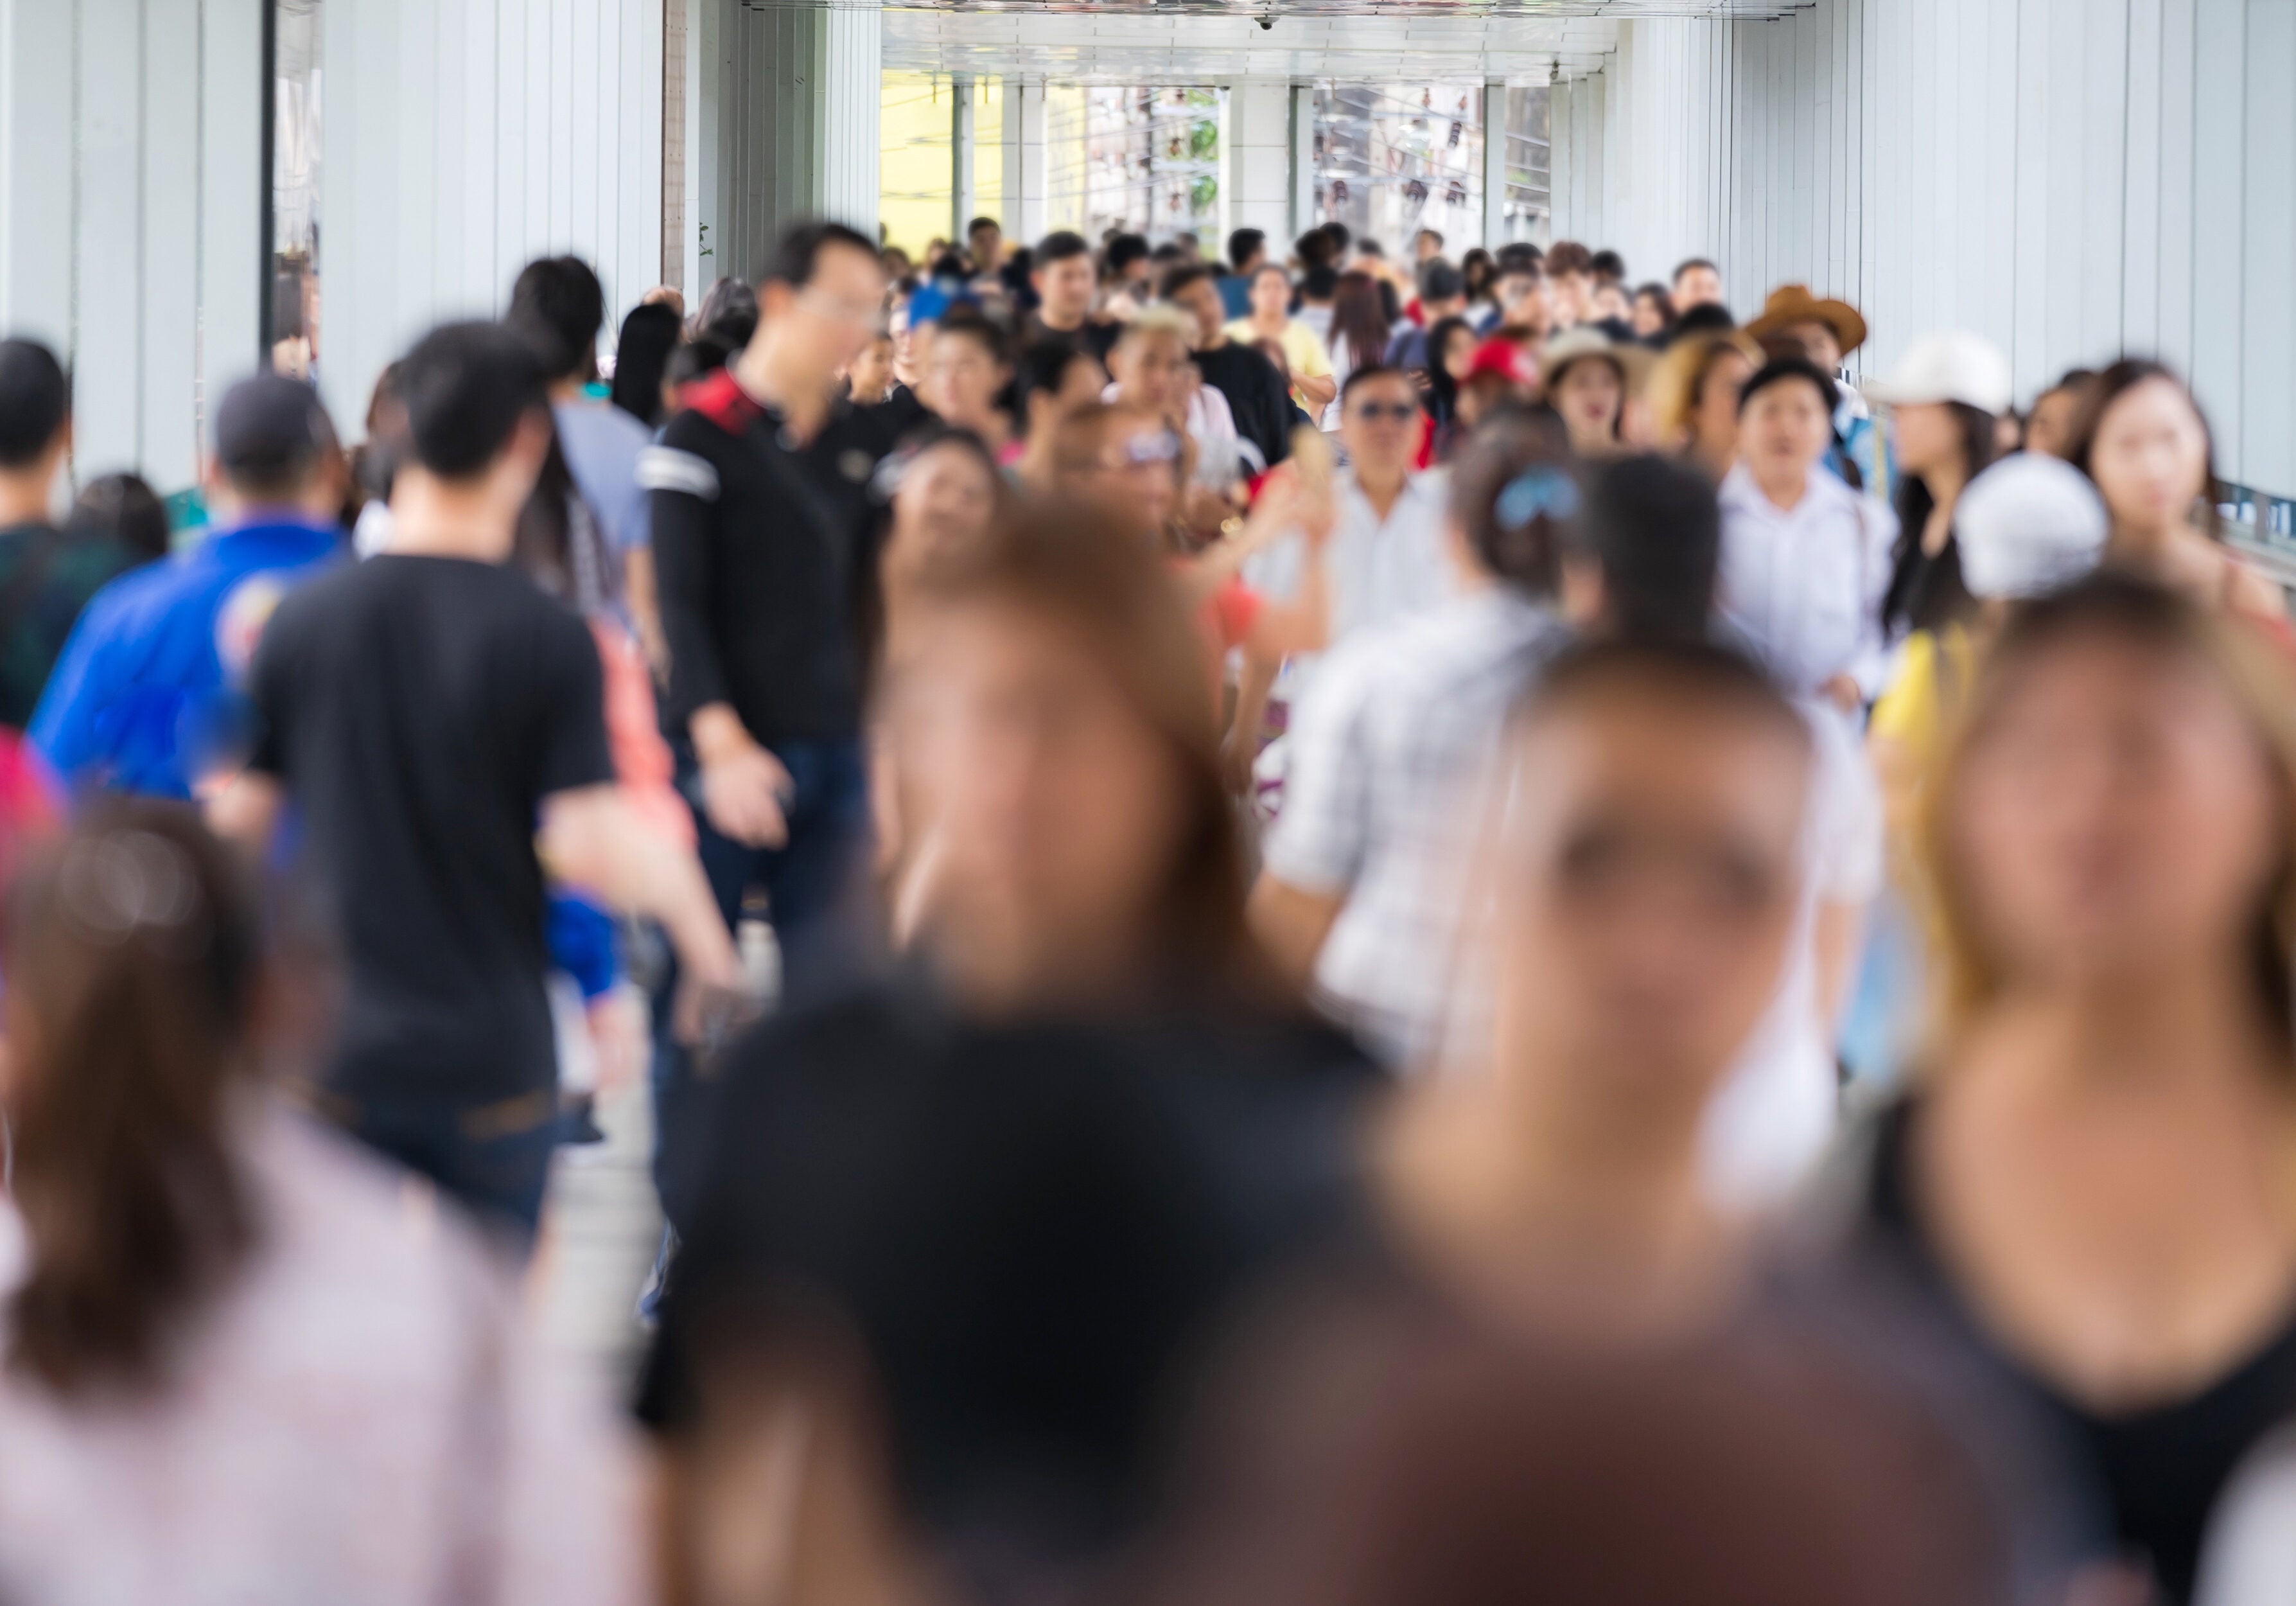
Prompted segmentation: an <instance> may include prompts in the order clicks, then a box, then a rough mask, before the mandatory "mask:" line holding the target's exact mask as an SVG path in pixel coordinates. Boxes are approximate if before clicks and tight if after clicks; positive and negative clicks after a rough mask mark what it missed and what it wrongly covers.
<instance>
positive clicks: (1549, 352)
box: [1538, 324, 1658, 391]
mask: <svg viewBox="0 0 2296 1606" xmlns="http://www.w3.org/2000/svg"><path fill="white" fill-rule="evenodd" d="M1589 357H1599V358H1603V359H1604V360H1606V361H1608V362H1609V363H1610V364H1611V366H1612V367H1614V368H1616V369H1618V371H1619V377H1620V379H1621V380H1622V381H1623V382H1624V383H1625V384H1626V387H1627V389H1628V390H1629V391H1639V390H1641V389H1642V384H1643V381H1644V379H1645V378H1646V377H1648V376H1649V374H1650V371H1651V365H1652V363H1654V362H1656V361H1657V360H1658V353H1656V352H1655V351H1652V350H1651V349H1650V348H1649V347H1648V346H1645V345H1642V344H1640V343H1635V344H1628V345H1622V344H1620V343H1619V342H1614V341H1612V340H1611V338H1610V337H1609V336H1608V335H1606V334H1603V332H1602V331H1601V330H1599V329H1595V328H1590V327H1589V326H1587V325H1585V324H1581V325H1579V326H1578V327H1577V328H1575V329H1565V330H1564V331H1563V332H1562V334H1558V335H1556V336H1555V337H1554V339H1553V340H1550V341H1548V342H1546V346H1545V347H1544V348H1543V349H1542V350H1540V351H1539V354H1538V366H1539V371H1540V372H1541V373H1542V374H1544V375H1546V388H1547V389H1548V390H1549V391H1552V390H1553V389H1554V386H1555V385H1556V384H1557V383H1560V382H1561V380H1562V371H1563V370H1564V369H1565V368H1568V367H1569V366H1570V365H1571V364H1572V363H1574V362H1582V361H1584V360H1585V359H1586V358H1589Z"/></svg>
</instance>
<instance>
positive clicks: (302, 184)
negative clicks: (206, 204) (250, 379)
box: [263, 0, 324, 379]
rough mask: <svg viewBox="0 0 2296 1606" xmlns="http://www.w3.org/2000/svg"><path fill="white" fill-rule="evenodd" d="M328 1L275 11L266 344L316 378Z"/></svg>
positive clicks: (280, 359) (287, 368)
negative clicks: (323, 44) (323, 30)
mask: <svg viewBox="0 0 2296 1606" xmlns="http://www.w3.org/2000/svg"><path fill="white" fill-rule="evenodd" d="M323 7H324V0H273V4H272V8H271V27H272V37H271V264H270V292H269V293H268V294H267V295H266V296H265V297H264V320H265V327H264V332H263V336H264V345H265V347H266V350H269V351H270V353H271V363H272V366H274V367H275V368H276V369H277V370H278V371H279V372H280V373H282V374H291V375H294V376H295V377H296V378H298V379H308V378H310V377H312V376H313V375H315V374H316V372H317V369H318V362H319V235H320V229H319V169H320V160H321V157H322V154H323V152H324V146H323V144H322V142H321V140H320V129H321V126H322V119H321V116H320V109H321V83H322V75H321V72H320V62H319V40H320V21H321V17H322V14H323Z"/></svg>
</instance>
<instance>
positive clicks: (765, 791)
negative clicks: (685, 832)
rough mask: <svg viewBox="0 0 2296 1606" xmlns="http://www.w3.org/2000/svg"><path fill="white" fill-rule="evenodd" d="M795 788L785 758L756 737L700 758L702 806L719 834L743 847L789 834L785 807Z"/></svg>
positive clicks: (774, 843)
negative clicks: (777, 756)
mask: <svg viewBox="0 0 2296 1606" xmlns="http://www.w3.org/2000/svg"><path fill="white" fill-rule="evenodd" d="M794 790H795V783H793V782H792V781H791V779H790V772H789V771H788V770H785V769H783V767H782V762H781V760H779V759H777V758H775V756H774V755H773V754H770V753H768V752H767V751H766V750H765V749H764V748H763V747H760V746H758V745H757V744H756V743H754V742H751V743H747V744H745V745H742V746H739V747H735V748H734V749H732V750H731V751H729V752H726V753H725V754H720V755H719V756H717V757H716V758H714V759H705V760H704V761H703V762H702V765H701V811H702V812H703V813H704V814H706V815H708V816H709V823H710V825H711V826H712V827H713V828H716V830H717V833H718V835H720V836H726V837H730V838H731V839H732V840H734V841H735V842H738V843H740V844H742V846H744V847H752V848H777V847H779V846H781V845H782V844H783V843H785V842H787V841H788V840H789V816H788V814H787V813H786V812H785V811H786V808H787V806H788V802H789V799H790V796H791V793H792V792H793V791H794Z"/></svg>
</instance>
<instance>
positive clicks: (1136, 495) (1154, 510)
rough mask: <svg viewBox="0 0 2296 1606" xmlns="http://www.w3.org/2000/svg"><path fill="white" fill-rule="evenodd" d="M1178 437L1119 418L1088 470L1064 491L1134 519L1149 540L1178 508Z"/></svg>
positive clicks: (1150, 424)
mask: <svg viewBox="0 0 2296 1606" xmlns="http://www.w3.org/2000/svg"><path fill="white" fill-rule="evenodd" d="M1179 457H1180V441H1179V436H1178V435H1177V433H1176V432H1174V431H1173V430H1172V429H1170V428H1169V426H1167V425H1164V424H1158V423H1155V422H1152V420H1149V419H1146V418H1138V419H1135V418H1120V419H1118V420H1116V421H1115V422H1114V423H1112V424H1111V425H1110V426H1109V428H1108V430H1107V431H1106V432H1105V433H1104V435H1103V439H1102V441H1101V449H1100V456H1099V457H1098V458H1097V459H1095V462H1094V465H1093V466H1092V467H1091V468H1090V469H1088V470H1087V471H1085V472H1084V473H1082V474H1076V475H1073V476H1071V481H1072V482H1071V483H1070V486H1069V487H1068V489H1070V490H1072V491H1074V492H1075V493H1076V494H1078V495H1079V496H1086V497H1089V498H1093V499H1094V500H1095V501H1098V502H1102V503H1104V504H1105V505H1106V506H1108V507H1115V508H1121V509H1123V510H1124V511H1125V512H1127V513H1128V514H1131V515H1135V516H1136V517H1137V518H1139V519H1140V520H1141V521H1142V522H1143V523H1144V526H1145V528H1146V530H1147V531H1148V532H1149V533H1150V534H1157V533H1160V531H1162V530H1163V529H1164V527H1165V525H1167V524H1168V523H1170V522H1171V518H1172V515H1173V514H1174V513H1175V512H1176V511H1177V509H1178V507H1179V504H1180V480H1179V467H1178V465H1179Z"/></svg>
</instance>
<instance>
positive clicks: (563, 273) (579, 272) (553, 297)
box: [504, 257, 606, 380]
mask: <svg viewBox="0 0 2296 1606" xmlns="http://www.w3.org/2000/svg"><path fill="white" fill-rule="evenodd" d="M504 321H505V322H507V323H508V324H509V325H510V326H511V327H512V328H513V329H515V330H517V331H518V332H519V334H521V336H523V337H524V338H525V340H526V341H527V342H528V343H529V345H531V346H533V348H534V354H535V357H536V358H537V359H538V360H539V361H540V362H541V364H542V371H543V374H544V375H545V377H547V378H549V379H553V380H559V379H568V378H573V379H585V380H586V379H594V378H595V377H596V376H597V373H598V331H599V330H600V329H601V328H602V327H603V326H604V325H605V322H606V292H605V291H604V289H603V287H602V286H601V285H600V284H599V283H598V276H597V275H596V274H594V273H593V272H591V271H590V265H589V264H588V263H587V262H585V261H584V260H582V259H581V258H579V257H544V258H543V259H540V260H539V261H534V262H529V263H528V264H527V265H526V266H525V267H524V268H521V269H520V270H519V276H518V282H517V283H516V284H512V286H511V292H510V311H509V313H508V314H507V316H506V317H505V319H504Z"/></svg>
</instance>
